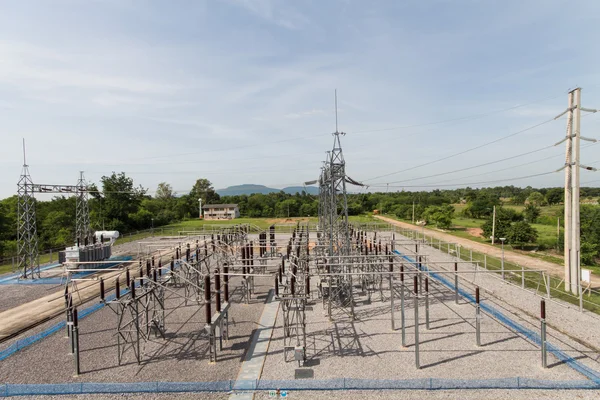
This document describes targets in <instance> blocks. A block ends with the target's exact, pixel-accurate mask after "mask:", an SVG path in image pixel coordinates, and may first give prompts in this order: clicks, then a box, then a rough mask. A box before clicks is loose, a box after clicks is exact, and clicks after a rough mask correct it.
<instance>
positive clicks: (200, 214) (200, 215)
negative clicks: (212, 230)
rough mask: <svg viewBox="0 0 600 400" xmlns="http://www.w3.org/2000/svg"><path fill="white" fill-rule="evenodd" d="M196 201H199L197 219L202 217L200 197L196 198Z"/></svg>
mask: <svg viewBox="0 0 600 400" xmlns="http://www.w3.org/2000/svg"><path fill="white" fill-rule="evenodd" d="M198 202H199V203H200V206H199V209H198V213H199V215H198V219H202V199H198Z"/></svg>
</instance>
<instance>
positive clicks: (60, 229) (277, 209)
mask: <svg viewBox="0 0 600 400" xmlns="http://www.w3.org/2000/svg"><path fill="white" fill-rule="evenodd" d="M99 186H101V189H100V190H98V192H95V193H91V197H92V198H91V199H90V219H91V223H92V228H93V229H96V230H97V229H116V230H119V231H120V232H122V233H127V232H131V231H135V230H143V229H148V228H150V227H151V226H152V225H154V227H159V226H163V225H166V224H172V223H174V222H177V221H183V220H186V219H194V220H195V221H194V222H197V221H198V212H199V210H198V205H199V204H198V199H199V198H202V203H203V204H210V203H217V202H218V203H235V204H238V205H239V208H240V213H241V214H242V216H243V217H254V218H287V216H288V215H289V216H290V217H307V216H310V217H316V216H317V215H318V211H319V203H318V197H317V196H313V195H309V194H307V193H297V194H294V195H291V194H286V193H283V192H276V193H269V194H252V195H241V196H223V197H222V198H219V195H218V194H217V193H216V191H215V190H214V188H213V187H212V184H211V182H210V181H209V180H208V179H204V178H201V179H198V180H196V181H195V182H194V185H193V187H192V188H191V191H190V193H189V194H186V195H183V196H179V197H175V196H174V195H173V190H172V188H171V186H170V185H169V184H168V183H166V182H162V183H160V184H159V185H158V188H157V190H156V194H155V195H154V196H153V197H151V196H149V195H147V194H146V191H145V189H143V188H141V187H139V186H137V187H136V185H135V184H134V182H133V180H132V179H131V178H129V177H127V176H126V175H125V174H124V173H119V174H117V173H112V174H111V175H110V176H105V177H102V179H101V182H100V185H99ZM94 187H95V186H94ZM539 195H541V196H542V198H540V196H539ZM581 196H582V198H589V197H598V196H600V189H599V188H582V189H581ZM500 199H502V201H500ZM508 199H510V201H511V202H512V203H513V204H523V203H524V202H525V201H526V200H527V199H529V200H533V201H530V202H529V203H531V206H528V207H526V208H525V209H524V214H525V216H526V218H527V221H529V222H531V221H533V220H534V219H533V218H532V215H533V214H531V212H532V211H531V210H533V209H534V207H538V209H539V206H538V205H536V204H537V203H541V204H543V203H545V202H547V203H548V204H558V203H560V202H561V201H562V189H561V188H549V189H538V190H534V189H533V188H531V187H527V188H518V187H514V186H502V187H495V188H483V189H472V188H463V189H453V190H434V191H430V192H427V191H422V192H405V191H400V192H389V193H360V194H349V195H348V214H349V215H350V216H363V215H365V213H371V212H372V211H373V210H375V209H377V210H379V211H380V212H382V213H386V214H395V215H396V216H398V217H399V218H401V219H404V220H408V221H410V220H412V218H413V204H414V217H415V220H416V221H417V220H422V219H425V220H427V221H428V222H429V223H430V224H432V225H436V226H438V227H440V228H449V227H450V226H451V224H452V218H453V212H454V206H451V205H452V204H454V205H456V209H457V210H460V209H463V211H462V213H463V214H464V215H465V216H466V217H468V220H465V221H468V222H469V223H470V224H471V225H469V226H470V227H476V226H479V225H480V224H481V222H480V221H481V220H480V219H485V222H484V224H483V226H482V228H483V230H484V236H485V237H488V238H489V236H491V230H492V229H491V228H492V223H491V219H492V218H491V216H492V210H493V207H494V206H496V214H497V218H496V238H500V237H508V235H509V231H510V230H513V225H516V223H518V222H520V221H522V220H523V214H522V213H521V212H519V211H517V210H520V209H521V207H502V206H501V204H502V203H506V202H507V201H508ZM459 204H460V205H459ZM599 210H600V207H598V206H582V209H581V235H582V246H581V250H582V253H581V254H582V261H583V263H584V264H588V265H589V264H592V263H594V262H595V261H596V260H597V259H598V256H599V255H600V232H599V230H600V220H599V218H600V216H599V213H600V211H599ZM36 211H37V222H38V235H39V238H40V242H39V243H40V249H41V250H44V249H49V248H56V247H62V246H65V245H69V244H71V243H73V240H74V229H75V198H73V197H62V196H59V197H55V198H54V199H52V200H51V201H38V202H36ZM540 211H541V214H540V215H538V216H537V217H536V218H535V220H537V221H538V223H542V224H545V225H537V226H536V227H537V228H538V230H539V232H540V235H543V238H542V239H543V240H542V239H538V243H537V245H538V246H543V247H554V246H555V245H556V239H555V234H554V238H553V239H552V240H550V239H549V237H550V236H551V235H550V236H549V235H548V234H547V233H548V232H547V231H546V228H547V229H548V230H552V232H553V233H554V232H556V230H555V229H556V222H557V218H561V221H562V215H563V214H564V211H563V210H561V209H560V206H556V205H555V206H553V207H543V208H542V209H541V210H540ZM16 213H17V197H16V196H12V197H9V198H7V199H4V200H1V201H0V257H6V256H10V255H13V254H15V253H16V232H17V229H16V225H17V221H16ZM253 221H256V220H253ZM455 221H456V220H455ZM186 222H187V221H186ZM519 232H520V233H521V230H519ZM520 233H519V235H518V236H519V238H520V240H523V239H522V238H523V236H522V235H521V234H520ZM523 243H530V242H523ZM559 245H562V241H560V242H559Z"/></svg>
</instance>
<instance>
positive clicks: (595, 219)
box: [579, 205, 600, 265]
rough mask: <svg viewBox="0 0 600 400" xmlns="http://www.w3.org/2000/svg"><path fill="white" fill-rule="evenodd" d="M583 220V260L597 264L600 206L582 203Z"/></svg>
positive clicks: (599, 252)
mask: <svg viewBox="0 0 600 400" xmlns="http://www.w3.org/2000/svg"><path fill="white" fill-rule="evenodd" d="M579 215H580V220H581V262H582V263H583V264H588V265H593V264H595V261H596V259H597V258H598V255H599V254H600V207H598V206H591V205H582V206H581V209H580V213H579Z"/></svg>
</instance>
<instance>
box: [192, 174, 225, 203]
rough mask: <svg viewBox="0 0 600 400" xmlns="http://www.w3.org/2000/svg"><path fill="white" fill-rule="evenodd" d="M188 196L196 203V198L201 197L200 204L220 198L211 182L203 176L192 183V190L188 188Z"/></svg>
mask: <svg viewBox="0 0 600 400" xmlns="http://www.w3.org/2000/svg"><path fill="white" fill-rule="evenodd" d="M190 197H191V199H192V200H194V201H195V202H196V204H197V203H198V199H202V204H210V203H214V202H216V201H219V199H220V196H219V195H218V194H217V192H216V191H215V189H214V188H213V187H212V183H210V181H209V180H208V179H204V178H201V179H198V180H197V181H196V183H194V186H192V190H190Z"/></svg>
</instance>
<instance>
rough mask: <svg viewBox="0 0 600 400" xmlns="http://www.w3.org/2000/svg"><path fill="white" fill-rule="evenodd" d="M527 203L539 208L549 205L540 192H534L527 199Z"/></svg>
mask: <svg viewBox="0 0 600 400" xmlns="http://www.w3.org/2000/svg"><path fill="white" fill-rule="evenodd" d="M527 202H528V203H529V204H533V205H534V206H538V207H539V206H543V205H546V204H548V203H547V201H546V198H545V197H544V195H543V194H541V193H540V192H532V193H531V194H530V195H529V197H527Z"/></svg>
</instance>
